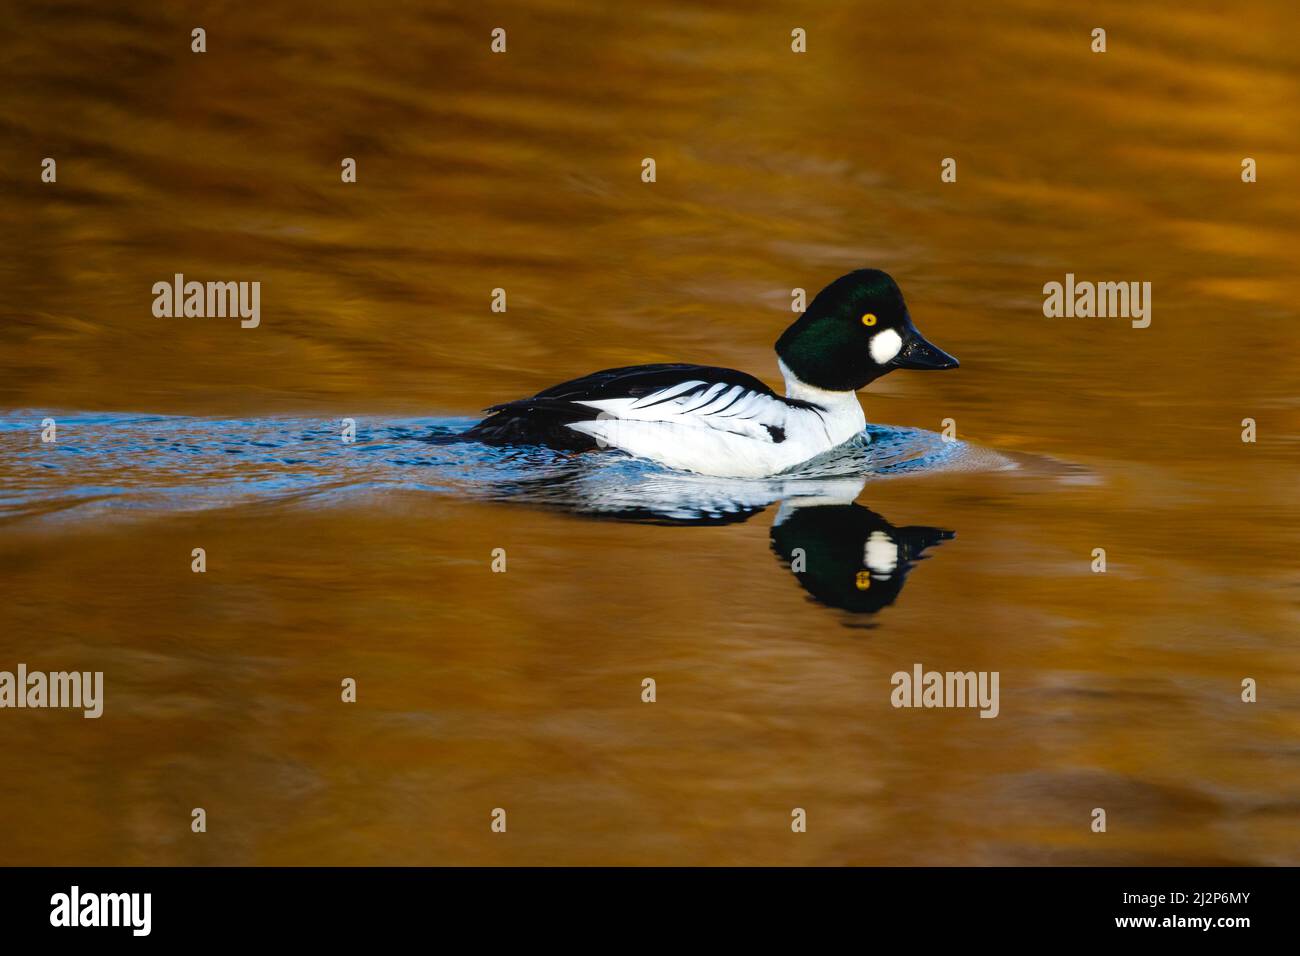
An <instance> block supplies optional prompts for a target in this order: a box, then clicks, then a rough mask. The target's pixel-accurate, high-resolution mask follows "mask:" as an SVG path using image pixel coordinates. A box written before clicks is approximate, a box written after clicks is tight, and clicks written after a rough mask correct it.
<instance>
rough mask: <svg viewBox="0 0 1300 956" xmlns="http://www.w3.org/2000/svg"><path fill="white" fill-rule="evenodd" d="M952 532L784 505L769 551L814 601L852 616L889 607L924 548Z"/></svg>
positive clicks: (853, 511)
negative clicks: (774, 553)
mask: <svg viewBox="0 0 1300 956" xmlns="http://www.w3.org/2000/svg"><path fill="white" fill-rule="evenodd" d="M953 537H955V533H954V532H952V531H945V530H944V529H942V528H929V527H924V526H917V525H909V526H907V527H902V528H898V527H895V526H894V525H892V524H890V523H889V522H888V521H886V520H885V519H884V518H882V517H881V516H880V515H878V514H876V513H875V512H874V511H872V510H870V509H869V508H864V507H863V506H862V505H859V504H856V503H853V502H849V503H847V504H824V503H823V504H815V505H809V504H807V503H805V502H800V501H799V500H798V499H796V500H795V501H787V502H783V503H782V504H781V507H780V509H779V510H778V511H777V513H776V519H775V520H774V521H773V522H772V532H771V541H772V550H773V551H775V552H776V553H777V555H778V556H779V557H780V558H781V560H782V561H783V562H784V563H785V565H786V566H787V567H788V568H789V569H790V571H791V572H792V573H793V574H794V576H795V578H796V579H798V581H799V584H800V586H801V587H802V588H803V589H804V590H805V591H807V592H808V593H809V594H810V595H811V596H812V597H813V598H814V599H816V600H818V601H820V602H821V603H822V604H828V605H830V606H831V607H838V608H843V609H844V610H846V611H851V612H853V613H854V614H874V613H876V612H877V611H879V610H880V609H881V608H882V607H887V606H889V605H890V604H893V603H894V601H895V600H896V599H897V598H898V594H899V592H900V591H902V589H903V582H904V581H905V580H906V579H907V575H908V572H909V571H911V570H912V567H913V565H914V563H915V562H916V561H919V560H921V559H922V557H923V556H924V555H923V552H924V551H925V550H926V549H927V548H931V547H934V546H935V545H937V544H939V543H940V542H941V541H947V540H949V539H950V538H953Z"/></svg>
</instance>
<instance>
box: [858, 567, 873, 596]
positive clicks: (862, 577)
mask: <svg viewBox="0 0 1300 956" xmlns="http://www.w3.org/2000/svg"><path fill="white" fill-rule="evenodd" d="M854 584H856V585H857V586H858V590H859V591H866V590H869V589H870V588H871V572H870V571H859V572H858V576H857V580H855V581H854Z"/></svg>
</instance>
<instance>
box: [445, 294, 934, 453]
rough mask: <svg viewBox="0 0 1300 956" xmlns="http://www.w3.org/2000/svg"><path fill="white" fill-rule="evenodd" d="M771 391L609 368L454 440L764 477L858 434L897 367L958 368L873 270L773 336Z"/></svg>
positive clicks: (678, 373) (651, 368)
mask: <svg viewBox="0 0 1300 956" xmlns="http://www.w3.org/2000/svg"><path fill="white" fill-rule="evenodd" d="M776 356H777V368H778V369H779V370H780V372H781V376H782V378H783V379H784V380H785V394H784V395H778V394H777V393H776V392H775V391H773V390H772V389H771V388H770V387H769V386H767V385H766V384H764V383H763V382H762V381H761V380H760V379H758V378H756V377H754V376H753V375H750V374H748V373H746V372H741V371H737V370H735V369H729V368H718V367H715V366H710V365H690V364H684V363H670V364H655V365H631V366H625V367H622V368H612V369H605V370H603V371H599V372H593V373H591V374H590V375H584V376H582V377H581V378H575V379H571V380H570V381H567V382H561V383H560V384H558V385H553V386H551V387H550V388H547V389H544V390H542V391H540V392H538V393H537V394H536V395H533V396H530V397H528V398H520V399H516V400H514V401H509V402H504V403H501V404H498V405H493V406H491V407H490V408H487V409H485V411H486V412H487V417H485V418H484V419H483V420H482V421H480V422H478V423H477V424H476V425H473V426H472V427H471V428H469V429H468V430H467V431H466V432H464V433H463V434H462V436H461V438H462V439H463V440H467V441H477V442H481V443H484V444H487V445H497V446H505V445H541V446H546V447H549V448H553V449H556V450H560V451H571V452H616V453H623V454H626V455H631V456H633V457H635V458H641V459H647V460H649V461H652V462H655V463H657V464H659V465H662V466H664V467H666V468H670V469H673V470H675V471H683V472H692V473H695V474H698V475H707V476H711V477H717V478H770V477H773V476H777V475H781V474H782V473H786V472H790V471H791V470H792V469H796V468H798V467H799V466H801V465H804V464H806V463H808V462H810V461H812V460H813V459H815V458H817V457H818V456H820V455H822V454H825V453H826V452H828V451H831V450H833V449H835V448H838V447H839V446H840V445H843V444H844V443H846V442H849V441H851V440H853V439H855V438H856V437H857V436H859V435H861V434H862V432H863V430H864V429H865V428H866V424H867V420H866V415H865V414H864V413H863V411H862V405H861V403H860V402H859V401H858V396H857V393H858V391H859V390H860V389H863V388H865V387H866V386H868V385H870V384H871V383H872V382H874V381H875V380H876V379H878V378H880V377H881V376H882V375H885V374H887V373H889V372H891V371H893V370H894V369H931V370H934V369H954V368H958V367H959V363H958V361H957V359H955V358H954V357H953V356H951V355H949V354H948V353H947V352H945V351H943V350H942V349H940V348H939V347H938V346H936V345H933V344H931V343H930V342H929V341H927V340H926V339H925V337H924V336H922V335H921V333H920V332H919V331H918V330H917V328H916V326H915V325H914V324H913V322H912V317H911V315H910V314H909V313H908V310H907V304H906V303H905V302H904V301H903V294H902V292H901V291H900V289H899V287H898V283H896V282H895V281H894V280H893V278H892V277H891V276H890V275H889V274H888V273H886V272H883V271H881V270H879V269H857V270H855V271H853V272H850V273H848V274H847V275H843V276H841V277H840V278H838V279H836V280H835V281H834V282H832V283H830V284H829V285H828V286H826V287H825V288H824V289H822V290H821V292H819V293H817V295H816V296H815V297H814V298H813V300H812V302H811V303H809V305H808V308H807V309H806V310H805V311H804V313H803V314H802V315H801V316H799V318H798V319H796V320H795V321H794V323H793V324H791V325H790V327H789V328H787V329H786V330H785V331H784V332H783V333H782V334H781V336H780V338H778V339H777V342H776Z"/></svg>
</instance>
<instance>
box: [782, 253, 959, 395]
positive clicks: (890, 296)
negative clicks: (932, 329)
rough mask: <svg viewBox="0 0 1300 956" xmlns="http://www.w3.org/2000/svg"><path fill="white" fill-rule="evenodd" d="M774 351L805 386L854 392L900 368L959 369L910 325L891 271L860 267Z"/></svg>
mask: <svg viewBox="0 0 1300 956" xmlns="http://www.w3.org/2000/svg"><path fill="white" fill-rule="evenodd" d="M776 354H777V355H778V356H779V357H780V359H781V361H782V362H783V363H785V367H786V368H788V369H789V370H790V371H791V372H793V373H794V374H795V375H797V376H798V377H799V380H800V381H802V382H803V383H804V384H806V385H812V386H814V387H816V388H822V389H826V390H828V391H834V392H848V391H856V390H857V389H860V388H863V387H865V386H866V385H868V384H870V383H871V382H874V381H875V380H876V379H878V378H880V376H882V375H884V374H885V373H886V372H888V371H890V370H892V369H896V368H931V369H940V368H957V366H958V362H957V360H956V359H955V358H953V357H952V356H951V355H949V354H948V353H947V352H945V351H943V349H940V348H938V347H936V346H934V345H931V344H930V343H929V342H927V341H926V340H925V339H924V338H923V337H922V335H921V333H920V332H918V331H917V330H916V326H915V325H913V324H912V317H911V316H910V315H908V314H907V305H906V304H905V303H904V302H903V293H901V292H900V291H898V284H897V283H896V282H894V280H893V279H891V278H890V277H889V274H888V273H885V272H881V271H880V270H879V269H858V270H857V271H856V272H850V273H849V274H848V275H846V276H841V277H840V278H838V279H836V280H835V281H834V282H832V283H831V284H830V285H828V286H827V287H826V288H824V289H822V291H821V292H819V293H817V297H816V298H815V299H813V300H812V303H811V304H810V305H809V306H808V310H807V311H806V312H805V313H804V314H803V315H802V316H801V317H800V318H799V320H798V321H797V322H795V323H794V325H792V326H790V327H789V328H788V329H786V330H785V332H784V334H782V336H781V337H780V338H779V339H777V342H776Z"/></svg>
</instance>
